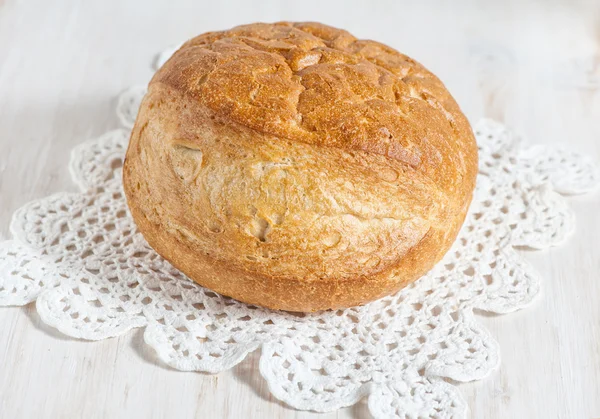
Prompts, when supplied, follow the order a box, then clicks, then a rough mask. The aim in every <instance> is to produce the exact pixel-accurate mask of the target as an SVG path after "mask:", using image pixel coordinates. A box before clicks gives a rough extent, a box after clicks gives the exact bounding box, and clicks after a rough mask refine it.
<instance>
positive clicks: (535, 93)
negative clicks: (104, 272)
mask: <svg viewBox="0 0 600 419" xmlns="http://www.w3.org/2000/svg"><path fill="white" fill-rule="evenodd" d="M282 19H289V20H317V21H323V22H325V23H330V24H332V25H335V26H339V27H345V28H348V29H349V30H351V31H352V32H353V33H355V34H356V35H357V36H360V37H365V38H372V39H377V40H381V41H383V42H385V43H388V44H390V45H392V46H394V47H396V48H398V49H399V50H401V51H403V52H406V53H407V54H409V55H412V56H414V57H416V58H417V59H419V60H420V61H422V62H423V63H424V64H425V65H426V66H427V67H429V68H430V69H431V70H432V71H434V72H436V73H437V74H438V75H439V76H440V77H441V78H442V80H443V81H444V82H445V83H446V84H447V86H448V88H449V89H450V91H451V92H452V93H453V94H454V96H455V97H456V98H457V100H458V102H459V103H460V104H461V106H462V107H463V109H464V110H465V112H466V113H467V115H469V116H470V117H471V119H473V120H474V119H476V118H478V117H480V116H483V115H486V116H492V117H494V118H497V119H499V120H501V121H503V122H505V123H506V124H508V125H510V126H512V127H513V128H515V129H516V130H517V131H519V132H521V133H523V134H525V135H526V136H527V137H529V138H530V139H531V141H533V142H540V143H556V144H557V143H562V144H565V145H568V146H569V147H571V148H573V149H576V150H580V151H582V152H584V153H586V154H589V155H591V156H592V157H594V158H596V159H597V160H598V161H600V3H598V2H595V1H588V2H583V1H582V2H572V1H567V0H563V1H551V2H544V3H542V2H522V1H517V0H512V1H503V2H492V1H489V2H487V1H480V2H476V1H470V2H446V1H436V2H409V1H400V2H396V1H381V2H377V3H374V2H373V3H371V2H360V1H344V2H342V1H336V2H323V1H312V0H311V1H307V0H305V1H302V2H299V1H298V2H294V1H281V2H280V1H275V0H271V1H265V2H261V3H260V4H258V3H256V2H245V1H228V2H197V1H191V0H190V1H182V2H175V1H169V2H164V1H160V0H153V1H144V2H141V1H139V2H133V1H132V2H120V1H117V0H110V1H90V2H77V1H66V0H65V1H59V2H55V3H53V5H52V7H49V5H48V4H47V3H46V2H44V1H43V0H34V1H29V2H19V1H16V0H0V232H1V233H2V234H3V235H4V236H5V237H7V236H8V224H9V220H10V216H11V214H12V212H13V211H14V210H15V209H17V208H18V207H19V206H20V205H22V204H24V203H25V202H27V201H29V200H31V199H35V198H39V197H43V196H46V195H48V194H51V193H54V192H58V191H63V190H75V187H74V186H73V185H72V184H71V182H70V179H69V175H68V172H67V169H66V163H67V161H68V157H69V150H70V149H71V148H72V147H73V146H74V145H75V144H77V143H78V142H80V141H82V140H85V139H87V138H90V137H93V136H96V135H98V134H100V133H102V132H104V131H106V130H108V129H112V128H114V127H116V126H117V121H116V118H115V116H114V105H115V96H116V95H117V94H118V92H120V91H121V90H123V89H125V88H126V87H128V86H130V85H132V84H138V83H143V82H146V81H147V80H148V79H149V77H150V76H151V70H150V68H149V64H150V62H151V59H152V57H153V55H154V53H155V52H157V51H159V50H161V49H162V48H164V47H166V46H168V45H170V44H174V43H176V42H179V41H181V40H183V39H187V38H189V37H191V36H193V35H196V34H198V33H201V32H204V31H207V30H211V29H220V28H227V27H230V26H233V25H236V24H241V23H246V22H251V21H274V20H282ZM572 205H573V208H574V209H575V212H576V214H577V218H578V225H579V228H578V230H577V232H576V234H575V235H574V236H573V237H572V238H571V239H570V241H569V242H568V243H567V244H566V245H564V246H562V247H560V248H556V249H552V250H549V251H544V252H530V253H527V254H526V257H527V258H528V259H529V260H530V261H531V262H532V263H533V264H534V265H535V266H536V268H537V269H538V270H539V271H540V272H541V274H542V276H543V278H544V281H543V293H542V296H541V297H540V298H539V299H538V301H537V302H536V303H535V304H534V305H533V306H532V307H530V308H528V309H526V310H523V311H521V312H518V313H515V314H511V315H507V316H483V317H481V318H480V320H481V321H482V322H483V323H484V324H485V325H486V326H487V327H488V328H489V330H490V331H491V333H492V335H494V336H495V337H496V338H497V339H498V341H499V342H500V346H501V350H502V358H503V362H502V366H501V368H500V369H499V370H498V371H496V372H494V373H493V374H492V375H491V377H489V378H488V379H486V380H483V381H480V382H476V383H470V384H466V385H461V386H460V388H461V390H462V391H463V394H464V395H465V398H466V399H467V400H468V402H469V404H470V406H471V411H472V417H473V418H494V419H495V418H507V417H514V418H569V419H570V418H593V417H600V281H599V280H598V278H599V274H600V250H599V247H598V245H597V241H598V237H599V236H600V222H599V221H598V212H599V210H600V196H599V195H598V194H597V195H595V196H591V197H577V198H574V199H572ZM0 330H1V331H2V332H1V333H0V366H1V368H2V371H3V373H2V374H0V418H31V417H36V418H79V417H87V418H108V417H110V418H131V417H140V418H172V417H182V418H192V417H197V418H241V417H252V418H317V417H318V418H320V419H324V418H327V419H329V418H363V417H368V413H367V410H366V407H365V405H364V403H361V404H359V405H357V406H355V407H352V408H348V409H343V410H341V411H338V412H334V413H330V414H322V415H317V414H314V413H310V412H296V411H294V410H291V409H289V408H287V407H286V406H284V405H282V404H281V403H279V402H278V401H276V400H274V399H273V398H272V397H271V396H270V395H269V392H268V390H267V386H266V383H265V382H264V380H262V378H261V377H260V374H259V373H258V369H257V361H258V357H257V354H253V355H251V356H250V357H249V359H248V360H246V362H244V363H242V364H240V365H239V366H237V367H236V368H234V369H233V370H231V371H227V372H225V373H222V374H219V375H205V374H198V373H183V372H177V371H173V370H171V369H169V368H166V367H165V366H164V365H163V364H161V363H160V362H159V361H157V359H156V357H155V355H154V354H153V352H152V350H151V349H149V348H148V347H146V346H145V345H144V344H143V340H142V334H141V331H135V332H133V333H130V334H127V335H125V336H123V337H120V338H116V339H110V340H106V341H101V342H94V343H91V342H82V341H76V340H72V339H69V338H68V337H65V336H63V335H61V334H60V333H58V332H56V331H54V330H53V329H51V328H49V327H47V326H45V325H44V324H42V323H41V322H40V320H39V317H38V316H37V314H36V312H35V308H34V307H33V305H29V306H27V307H24V308H4V309H0Z"/></svg>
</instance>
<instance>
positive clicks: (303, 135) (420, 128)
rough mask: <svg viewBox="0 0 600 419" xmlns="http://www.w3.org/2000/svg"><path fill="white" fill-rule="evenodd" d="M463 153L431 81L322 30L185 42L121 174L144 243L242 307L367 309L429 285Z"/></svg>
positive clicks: (449, 238) (456, 125)
mask: <svg viewBox="0 0 600 419" xmlns="http://www.w3.org/2000/svg"><path fill="white" fill-rule="evenodd" d="M476 173H477V146H476V143H475V139H474V137H473V133H472V130H471V128H470V126H469V123H468V121H467V119H466V118H465V116H464V115H463V114H462V113H461V111H460V109H459V107H458V105H457V104H456V102H455V101H454V99H453V98H452V96H451V95H450V94H449V93H448V91H447V90H446V88H445V87H444V85H443V84H442V83H441V82H440V80H439V79H438V78H437V77H436V76H434V75H433V74H432V73H430V72H429V71H428V70H426V69H425V68H424V67H423V66H422V65H420V64H419V63H417V62H416V61H414V60H413V59H411V58H409V57H407V56H406V55H403V54H401V53H399V52H397V51H396V50H394V49H392V48H390V47H388V46H386V45H383V44H380V43H378V42H374V41H366V40H359V39H356V38H355V37H353V36H352V35H351V34H349V33H348V32H346V31H344V30H340V29H336V28H332V27H330V26H325V25H322V24H319V23H290V22H280V23H275V24H251V25H245V26H239V27H236V28H233V29H231V30H227V31H220V32H209V33H206V34H203V35H200V36H198V37H196V38H193V39H191V40H190V41H188V42H187V43H185V44H184V45H183V46H182V47H181V48H180V49H179V50H178V51H177V52H176V53H175V54H174V55H173V56H172V57H171V58H170V59H169V60H168V61H167V62H166V63H165V64H164V65H163V67H162V68H161V69H160V70H159V71H158V72H157V73H156V75H155V76H154V78H153V79H152V81H151V82H150V85H149V87H148V93H147V95H146V96H145V98H144V100H143V102H142V105H141V107H140V111H139V114H138V116H137V120H136V123H135V127H134V129H133V132H132V134H131V141H130V145H129V149H128V150H127V157H126V160H125V165H124V169H123V182H124V188H125V192H126V196H127V200H128V204H129V208H130V210H131V214H132V216H133V218H134V220H135V222H136V224H137V226H138V227H139V229H140V231H141V233H142V234H143V235H144V237H145V238H146V240H147V241H148V243H149V244H150V245H151V246H152V247H153V248H154V249H155V250H156V251H157V252H158V253H159V254H161V255H162V256H163V257H165V258H166V259H167V260H169V261H170V262H171V263H172V264H173V265H174V266H175V267H177V268H178V269H180V270H181V271H182V272H184V273H185V274H186V275H187V276H189V277H190V278H191V279H193V280H194V281H196V282H198V283H199V284H201V285H203V286H205V287H207V288H210V289H212V290H214V291H216V292H219V293H221V294H224V295H226V296H230V297H233V298H236V299H238V300H241V301H244V302H247V303H251V304H255V305H260V306H265V307H269V308H274V309H283V310H291V311H302V312H310V311H316V310H323V309H335V308H343V307H349V306H354V305H358V304H363V303H365V302H368V301H371V300H374V299H377V298H379V297H382V296H384V295H387V294H390V293H393V292H395V291H397V290H399V289H400V288H402V287H404V286H406V285H407V284H409V283H411V282H412V281H414V280H416V279H417V278H419V277H420V276H422V275H423V274H425V273H426V272H427V271H429V270H430V269H431V268H432V267H433V266H434V264H435V263H436V262H438V261H439V260H440V259H441V258H442V256H443V255H444V254H445V253H446V252H447V251H448V249H449V248H450V246H451V245H452V242H453V241H454V239H455V238H456V235H457V233H458V231H459V229H460V227H461V225H462V223H463V220H464V218H465V215H466V213H467V210H468V207H469V204H470V201H471V196H472V192H473V188H474V185H475V177H476Z"/></svg>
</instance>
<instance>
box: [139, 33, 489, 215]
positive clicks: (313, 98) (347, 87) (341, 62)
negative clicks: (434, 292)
mask: <svg viewBox="0 0 600 419" xmlns="http://www.w3.org/2000/svg"><path fill="white" fill-rule="evenodd" d="M153 83H160V84H164V85H168V86H170V87H172V88H174V89H176V90H179V91H181V92H182V93H184V94H185V95H186V96H188V97H191V98H193V99H194V100H195V101H198V102H199V105H201V106H202V107H203V108H206V109H208V110H210V111H212V112H213V113H214V115H215V117H217V118H218V119H220V120H221V121H227V120H230V121H232V122H234V123H237V124H241V125H243V126H247V127H249V128H251V129H254V130H256V131H257V132H263V133H265V134H268V135H273V136H276V137H279V138H286V139H288V140H294V141H300V142H303V143H307V144H312V145H317V146H327V147H338V148H341V149H345V150H348V151H349V150H360V151H364V152H368V153H373V154H380V155H383V156H386V157H387V158H391V159H394V160H397V161H399V162H402V163H404V164H406V165H409V166H410V167H411V168H413V169H415V170H416V171H418V172H421V173H422V174H423V175H425V176H426V177H427V178H429V179H430V180H432V181H433V183H434V184H435V185H437V187H438V188H439V191H440V192H441V193H443V194H444V195H445V196H446V197H447V198H448V200H449V201H450V202H452V203H453V204H455V205H452V206H455V208H462V207H464V205H465V204H466V203H468V201H469V200H470V196H471V191H472V189H473V184H474V180H475V170H476V160H477V151H476V148H475V147H474V144H475V142H474V139H473V134H472V131H471V129H470V126H469V124H468V122H467V120H466V118H465V117H464V115H463V114H462V113H461V111H460V109H459V107H458V105H457V104H456V102H455V101H454V99H453V98H452V96H451V95H450V94H449V93H448V91H447V90H446V89H445V87H444V85H443V84H442V83H441V82H440V81H439V79H438V78H437V77H435V76H434V75H433V74H432V73H431V72H429V71H428V70H427V69H425V68H424V67H423V66H422V65H421V64H419V63H417V62H416V61H414V60H412V59H411V58H409V57H407V56H406V55H403V54H401V53H399V52H397V51H396V50H394V49H392V48H390V47H388V46H386V45H383V44H381V43H378V42H375V41H369V40H359V39H356V38H355V37H354V36H352V35H351V34H350V33H348V32H346V31H344V30H341V29H336V28H332V27H329V26H326V25H323V24H319V23H290V22H280V23H275V24H262V23H257V24H251V25H244V26H238V27H236V28H233V29H231V30H228V31H220V32H209V33H205V34H203V35H200V36H198V37H196V38H193V39H191V40H190V41H188V42H187V43H185V44H184V45H183V47H182V48H181V49H180V50H179V51H178V52H176V53H175V54H174V56H173V57H172V58H171V59H170V60H169V61H168V62H167V63H166V64H165V65H164V66H163V67H162V68H161V70H159V72H158V73H157V74H156V75H155V77H154V79H153V80H152V82H151V84H153Z"/></svg>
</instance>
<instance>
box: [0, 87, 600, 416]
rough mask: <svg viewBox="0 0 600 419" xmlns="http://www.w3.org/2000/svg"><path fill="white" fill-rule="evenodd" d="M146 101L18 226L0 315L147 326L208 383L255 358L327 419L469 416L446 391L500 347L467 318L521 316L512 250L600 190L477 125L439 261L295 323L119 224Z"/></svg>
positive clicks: (177, 360) (542, 240)
mask: <svg viewBox="0 0 600 419" xmlns="http://www.w3.org/2000/svg"><path fill="white" fill-rule="evenodd" d="M144 92H145V88H141V87H136V88H132V89H130V90H128V91H127V92H125V93H124V94H123V95H122V96H121V97H120V99H119V101H118V109H117V112H118V116H119V118H120V120H121V122H122V124H123V125H124V127H125V128H124V129H118V130H115V131H111V132H108V133H106V134H105V135H103V136H101V137H100V138H97V139H94V140H91V141H88V142H85V143H83V144H81V145H80V146H78V147H77V148H75V149H74V150H73V153H72V158H71V163H70V170H71V174H72V177H73V180H74V181H75V182H76V183H77V184H78V185H79V187H80V189H81V192H80V193H59V194H56V195H53V196H50V197H48V198H44V199H40V200H37V201H34V202H31V203H29V204H27V205H25V206H24V207H22V208H21V209H19V210H17V211H16V212H15V214H14V217H13V220H12V224H11V226H10V229H11V232H12V235H13V239H12V240H8V241H4V242H2V243H0V305H4V306H9V305H24V304H27V303H30V302H32V301H36V308H37V310H38V312H39V315H40V317H41V319H42V320H43V321H44V322H45V323H47V324H49V325H51V326H53V327H55V328H57V329H58V330H60V331H61V332H63V333H65V334H67V335H69V336H73V337H76V338H82V339H90V340H99V339H105V338H108V337H112V336H117V335H120V334H123V333H125V332H127V331H128V330H130V329H133V328H137V327H145V332H144V339H145V341H146V343H147V344H148V345H150V346H152V347H153V348H154V349H155V350H156V353H157V354H158V357H159V358H160V359H162V360H163V361H164V362H165V363H167V364H168V365H170V366H172V367H174V368H176V369H179V370H184V371H207V372H211V373H217V372H219V371H223V370H226V369H229V368H232V367H233V366H234V365H236V364H237V363H239V362H241V361H243V359H244V357H245V356H246V355H247V354H248V353H249V352H251V351H254V350H256V349H260V350H261V358H260V373H261V374H262V376H263V377H264V378H265V379H266V380H267V382H268V385H269V388H270V390H271V392H272V393H273V395H274V396H275V397H277V398H278V399H280V400H282V401H284V402H286V403H287V404H289V405H290V406H293V407H295V408H297V409H303V410H314V411H317V412H324V411H331V410H334V409H338V408H340V407H343V406H349V405H352V404H354V403H356V402H357V401H358V400H360V399H361V398H363V397H368V406H369V409H370V411H371V413H372V414H373V416H374V417H376V418H390V417H401V418H405V417H406V418H409V417H410V418H416V417H463V416H464V415H465V414H466V411H467V406H466V404H465V402H464V400H463V398H462V397H461V395H460V393H459V391H458V390H457V389H456V388H455V387H454V386H453V385H451V384H449V383H448V382H447V381H446V380H445V379H451V380H454V381H458V382H465V381H471V380H478V379H481V378H483V377H485V376H486V375H488V374H489V373H490V372H491V371H492V370H493V369H494V368H495V367H496V366H497V365H498V363H499V350H498V345H497V343H496V342H495V341H494V339H493V338H492V337H491V336H490V335H489V333H488V332H487V331H486V330H485V329H483V328H482V327H481V326H480V325H479V324H478V323H477V322H476V319H475V317H474V314H473V310H474V309H479V310H484V311H488V312H494V313H508V312H511V311H514V310H517V309H519V308H522V307H524V306H525V305H527V304H528V303H529V302H531V300H532V299H533V298H534V297H535V295H536V294H537V292H538V290H539V286H540V285H539V278H538V276H537V275H536V273H535V272H534V271H533V270H532V269H531V267H530V266H529V265H528V264H527V263H526V262H525V261H524V260H523V259H522V258H521V257H520V256H519V255H518V254H517V253H516V251H515V250H514V247H515V246H527V247H530V248H535V249H542V248H546V247H549V246H553V245H557V244H559V243H560V242H562V241H563V240H564V239H565V237H566V236H567V235H568V234H569V233H570V232H571V231H572V229H573V225H574V219H573V215H572V213H571V211H570V210H569V208H568V206H567V204H566V202H565V200H564V199H563V197H561V196H560V195H558V194H557V192H560V193H566V194H572V193H583V192H587V191H589V190H591V189H592V188H593V187H595V186H596V185H597V184H598V181H599V179H600V174H599V173H598V170H597V168H596V167H595V166H593V165H592V164H591V163H590V162H588V161H586V160H585V159H584V158H582V157H581V156H578V155H576V154H573V153H570V152H568V151H565V150H555V149H551V148H548V147H542V146H534V147H531V146H528V145H527V144H525V143H524V142H523V141H522V140H521V139H520V138H519V137H517V136H515V135H514V134H512V133H511V132H509V131H508V130H507V129H506V128H505V127H503V126H502V125H500V124H498V123H495V122H493V121H490V120H482V121H480V122H479V123H477V124H476V126H475V130H476V135H477V140H478V144H479V151H480V172H479V177H478V182H477V188H476V192H475V197H474V200H473V204H472V206H471V210H470V213H469V215H468V217H467V220H466V222H465V224H464V226H463V228H462V230H461V233H460V235H459V237H458V239H457V241H456V243H455V245H454V246H453V248H452V249H451V251H450V252H449V253H448V254H447V256H446V257H445V259H444V260H443V261H442V262H441V263H439V264H438V265H437V266H436V267H435V268H434V269H433V270H432V271H431V272H430V273H429V274H428V275H426V276H425V277H423V278H421V279H420V280H418V281H417V282H416V283H414V284H413V285H412V286H409V287H408V288H406V289H404V290H402V291H401V292H399V293H397V294H395V295H392V296H389V297H386V298H383V299H381V300H378V301H375V302H373V303H370V304H368V305H365V306H363V307H355V308H350V309H347V310H339V311H330V312H322V313H316V314H306V315H297V314H292V313H285V312H275V311H270V310H266V309H262V308H259V307H254V306H249V305H246V304H243V303H240V302H237V301H235V300H232V299H229V298H226V297H223V296H220V295H217V294H216V293H214V292H212V291H210V290H207V289H205V288H202V287H201V286H199V285H197V284H195V283H194V282H191V281H190V280H188V279H187V278H185V277H184V276H183V274H181V273H180V272H178V271H177V270H176V269H174V268H173V267H172V266H171V265H170V264H169V263H168V262H166V261H165V260H163V259H162V258H161V257H160V256H158V255H157V254H156V253H155V252H154V251H153V250H152V249H151V248H150V247H149V246H148V245H147V244H146V242H145V241H144V239H143V237H142V236H141V234H140V233H139V232H138V231H137V229H136V226H135V224H134V223H133V220H132V218H131V217H130V215H129V212H128V209H127V206H126V202H125V199H124V196H123V190H122V186H121V164H122V161H123V157H124V154H125V150H126V147H127V142H128V137H129V132H130V129H131V127H132V125H133V122H134V119H135V115H136V113H137V109H138V106H139V102H140V100H141V97H142V96H143V94H144Z"/></svg>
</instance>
